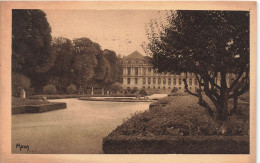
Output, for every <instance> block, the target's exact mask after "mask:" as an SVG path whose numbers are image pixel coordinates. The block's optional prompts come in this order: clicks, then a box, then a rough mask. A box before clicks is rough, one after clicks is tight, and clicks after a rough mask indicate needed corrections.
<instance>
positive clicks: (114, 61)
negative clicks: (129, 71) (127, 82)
mask: <svg viewBox="0 0 260 163" xmlns="http://www.w3.org/2000/svg"><path fill="white" fill-rule="evenodd" d="M104 57H105V58H106V59H107V61H108V62H109V64H110V66H111V75H110V83H114V82H121V81H120V79H121V77H122V75H123V71H122V70H123V68H122V65H121V64H120V63H119V59H118V58H117V55H116V53H115V52H114V51H111V50H108V49H105V50H104Z"/></svg>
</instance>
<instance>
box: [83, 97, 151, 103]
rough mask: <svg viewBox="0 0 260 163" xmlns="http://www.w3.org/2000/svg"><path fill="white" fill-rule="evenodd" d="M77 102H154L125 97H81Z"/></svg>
mask: <svg viewBox="0 0 260 163" xmlns="http://www.w3.org/2000/svg"><path fill="white" fill-rule="evenodd" d="M79 100H86V101H107V102H154V100H142V99H141V100H139V99H130V98H129V99H128V98H127V97H126V98H125V99H124V98H113V97H111V98H99V99H97V98H91V97H81V98H79Z"/></svg>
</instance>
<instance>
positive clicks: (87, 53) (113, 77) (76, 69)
mask: <svg viewBox="0 0 260 163" xmlns="http://www.w3.org/2000/svg"><path fill="white" fill-rule="evenodd" d="M73 44H74V61H73V74H74V77H75V79H74V83H75V84H76V85H77V86H81V87H82V88H83V89H84V90H85V91H86V89H90V88H91V87H95V88H109V87H110V86H111V85H112V84H113V83H115V82H117V81H118V78H119V75H118V73H119V72H120V71H119V69H120V67H119V66H120V64H119V61H118V58H117V56H116V54H115V52H113V51H111V50H107V49H106V50H104V51H103V50H102V49H101V47H100V45H99V44H97V43H95V42H92V41H91V40H90V39H88V38H78V39H75V40H74V41H73Z"/></svg>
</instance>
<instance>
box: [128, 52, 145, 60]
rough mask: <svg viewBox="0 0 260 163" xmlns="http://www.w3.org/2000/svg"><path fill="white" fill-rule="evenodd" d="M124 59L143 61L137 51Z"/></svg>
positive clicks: (142, 57)
mask: <svg viewBox="0 0 260 163" xmlns="http://www.w3.org/2000/svg"><path fill="white" fill-rule="evenodd" d="M125 59H144V56H143V55H142V54H140V53H139V52H138V51H134V52H133V53H131V54H129V55H128V56H126V57H125Z"/></svg>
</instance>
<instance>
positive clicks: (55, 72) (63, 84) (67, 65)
mask: <svg viewBox="0 0 260 163" xmlns="http://www.w3.org/2000/svg"><path fill="white" fill-rule="evenodd" d="M52 55H53V56H54V58H55V62H54V64H53V66H52V68H51V70H50V71H49V72H48V77H49V83H51V84H53V85H55V87H56V88H57V90H58V91H59V92H60V93H64V92H66V90H67V87H68V86H69V85H70V84H71V83H73V79H74V78H75V76H74V73H73V67H72V65H73V61H74V56H73V45H72V42H71V41H70V40H69V39H67V38H63V37H58V38H53V40H52Z"/></svg>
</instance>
